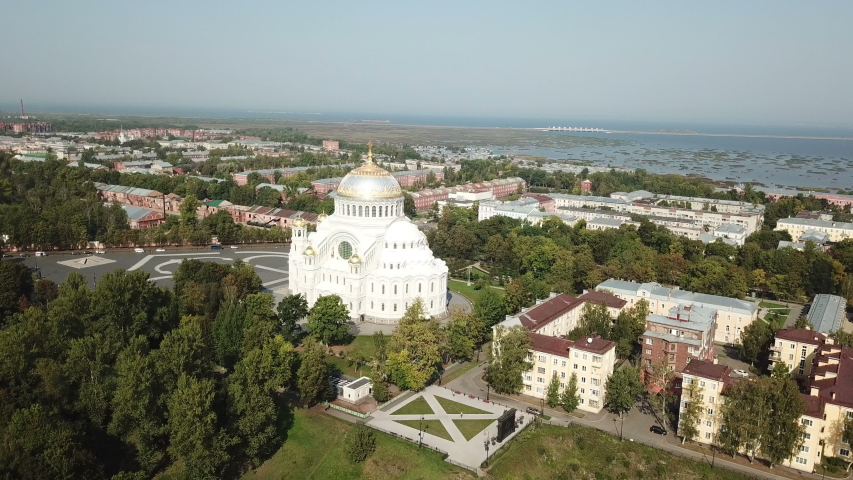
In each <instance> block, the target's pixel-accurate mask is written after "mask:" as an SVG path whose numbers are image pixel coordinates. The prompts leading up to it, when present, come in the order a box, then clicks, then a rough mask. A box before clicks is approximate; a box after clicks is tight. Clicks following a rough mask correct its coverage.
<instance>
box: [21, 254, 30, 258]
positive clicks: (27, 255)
mask: <svg viewBox="0 0 853 480" xmlns="http://www.w3.org/2000/svg"><path fill="white" fill-rule="evenodd" d="M20 256H21V257H29V256H30V254H29V253H22V254H21V255H20Z"/></svg>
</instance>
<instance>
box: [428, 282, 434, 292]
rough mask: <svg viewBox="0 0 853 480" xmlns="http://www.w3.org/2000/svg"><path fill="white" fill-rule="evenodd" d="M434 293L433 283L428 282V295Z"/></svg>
mask: <svg viewBox="0 0 853 480" xmlns="http://www.w3.org/2000/svg"><path fill="white" fill-rule="evenodd" d="M433 292H435V282H430V284H429V293H433Z"/></svg>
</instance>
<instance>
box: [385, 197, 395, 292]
mask: <svg viewBox="0 0 853 480" xmlns="http://www.w3.org/2000/svg"><path fill="white" fill-rule="evenodd" d="M390 214H391V212H390V211H389V208H388V207H385V216H386V217H387V216H389V215H390ZM395 306H396V305H395Z"/></svg>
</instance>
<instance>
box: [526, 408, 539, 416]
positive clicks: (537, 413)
mask: <svg viewBox="0 0 853 480" xmlns="http://www.w3.org/2000/svg"><path fill="white" fill-rule="evenodd" d="M527 413H529V414H531V415H541V414H542V412H540V411H539V410H538V409H536V408H533V407H527Z"/></svg>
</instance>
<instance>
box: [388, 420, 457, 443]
mask: <svg viewBox="0 0 853 480" xmlns="http://www.w3.org/2000/svg"><path fill="white" fill-rule="evenodd" d="M395 422H397V423H400V424H403V425H405V426H407V427H412V428H414V429H415V430H418V429H420V428H421V427H423V429H424V433H428V434H430V435H435V436H436V437H439V438H443V439H445V440H450V441H451V442H452V441H453V437H451V436H450V434H449V433H448V432H447V429H446V428H444V425H442V423H441V420H395Z"/></svg>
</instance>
